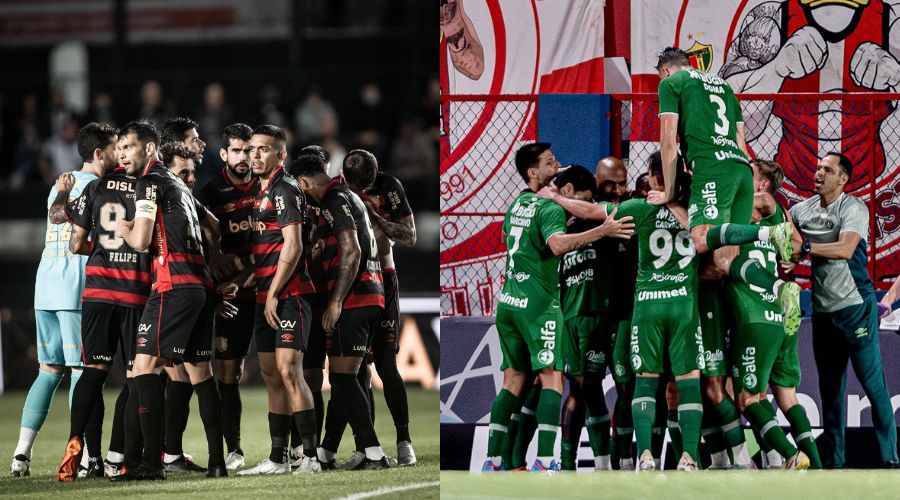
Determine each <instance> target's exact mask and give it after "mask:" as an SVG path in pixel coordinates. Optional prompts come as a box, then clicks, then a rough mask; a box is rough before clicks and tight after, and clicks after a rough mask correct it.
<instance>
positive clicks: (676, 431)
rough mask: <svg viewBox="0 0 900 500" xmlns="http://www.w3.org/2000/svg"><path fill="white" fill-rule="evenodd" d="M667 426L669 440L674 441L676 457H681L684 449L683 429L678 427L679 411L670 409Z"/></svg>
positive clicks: (673, 449)
mask: <svg viewBox="0 0 900 500" xmlns="http://www.w3.org/2000/svg"><path fill="white" fill-rule="evenodd" d="M666 426H667V427H668V428H669V438H671V440H672V451H673V452H675V456H676V457H679V458H680V457H681V452H682V451H684V448H683V447H682V446H681V427H679V425H678V410H672V409H670V410H669V411H668V412H667V413H666Z"/></svg>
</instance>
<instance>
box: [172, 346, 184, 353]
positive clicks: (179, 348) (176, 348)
mask: <svg viewBox="0 0 900 500" xmlns="http://www.w3.org/2000/svg"><path fill="white" fill-rule="evenodd" d="M172 352H174V353H175V354H184V347H173V348H172Z"/></svg>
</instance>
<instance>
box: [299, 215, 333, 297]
mask: <svg viewBox="0 0 900 500" xmlns="http://www.w3.org/2000/svg"><path fill="white" fill-rule="evenodd" d="M321 214H322V211H321V209H320V208H319V207H318V205H316V204H314V203H307V204H306V219H304V221H309V225H308V229H307V228H303V236H304V240H303V245H304V248H306V249H309V250H310V251H309V252H304V258H305V259H306V268H307V270H309V277H310V279H312V282H313V285H315V287H316V293H320V294H325V293H327V292H328V276H327V275H326V273H325V269H323V268H322V259H313V258H312V255H311V251H312V247H313V245H315V244H316V243H317V242H318V241H319V239H320V236H319V224H320V223H321Z"/></svg>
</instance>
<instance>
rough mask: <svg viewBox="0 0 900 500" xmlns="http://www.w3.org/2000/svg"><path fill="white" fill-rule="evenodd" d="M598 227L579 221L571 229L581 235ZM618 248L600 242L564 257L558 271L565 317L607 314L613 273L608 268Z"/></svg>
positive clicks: (608, 242) (594, 224) (606, 242)
mask: <svg viewBox="0 0 900 500" xmlns="http://www.w3.org/2000/svg"><path fill="white" fill-rule="evenodd" d="M592 227H596V223H590V222H586V221H581V220H577V221H575V224H573V225H572V227H571V228H570V231H571V232H574V233H579V232H582V231H587V230H589V229H591V228H592ZM617 250H618V245H615V246H614V245H612V244H611V243H610V241H604V240H602V239H601V240H598V241H595V242H593V243H591V244H590V245H588V246H586V247H584V248H580V249H578V250H574V251H572V252H569V253H567V254H565V255H563V256H562V262H561V265H560V271H559V277H560V281H559V296H560V304H561V305H562V310H563V316H564V317H565V318H566V319H570V318H575V317H577V316H588V315H591V316H593V315H597V314H606V312H607V311H608V310H609V294H610V285H611V276H612V273H610V272H609V271H608V269H606V267H607V266H609V264H610V263H611V262H612V258H613V256H614V255H615V252H617Z"/></svg>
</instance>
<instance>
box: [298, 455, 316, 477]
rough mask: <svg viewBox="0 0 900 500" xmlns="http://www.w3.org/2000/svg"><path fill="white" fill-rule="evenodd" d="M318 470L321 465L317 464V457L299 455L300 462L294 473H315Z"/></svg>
mask: <svg viewBox="0 0 900 500" xmlns="http://www.w3.org/2000/svg"><path fill="white" fill-rule="evenodd" d="M318 472H322V466H321V465H320V464H319V459H318V458H315V457H307V456H306V455H304V456H302V457H300V464H299V465H298V466H297V469H296V470H294V474H316V473H318Z"/></svg>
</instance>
